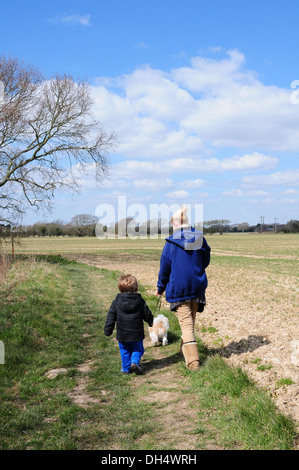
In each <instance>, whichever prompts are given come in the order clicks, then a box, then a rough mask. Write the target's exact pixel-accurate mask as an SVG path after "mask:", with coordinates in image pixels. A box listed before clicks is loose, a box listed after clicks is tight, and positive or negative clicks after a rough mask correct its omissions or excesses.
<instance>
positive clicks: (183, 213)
mask: <svg viewBox="0 0 299 470" xmlns="http://www.w3.org/2000/svg"><path fill="white" fill-rule="evenodd" d="M187 211H188V207H186V206H182V207H180V208H179V209H178V210H177V211H176V212H175V213H174V214H173V216H172V217H171V219H170V221H171V223H172V224H173V222H174V221H176V222H178V223H179V224H180V225H185V224H186V225H187V224H188V216H187Z"/></svg>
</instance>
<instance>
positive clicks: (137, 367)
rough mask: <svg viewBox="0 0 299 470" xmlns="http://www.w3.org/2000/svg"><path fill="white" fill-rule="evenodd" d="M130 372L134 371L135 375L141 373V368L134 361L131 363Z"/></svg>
mask: <svg viewBox="0 0 299 470" xmlns="http://www.w3.org/2000/svg"><path fill="white" fill-rule="evenodd" d="M130 372H135V374H137V375H143V370H142V369H141V367H140V366H139V365H138V364H135V363H134V362H133V363H132V364H131V368H130Z"/></svg>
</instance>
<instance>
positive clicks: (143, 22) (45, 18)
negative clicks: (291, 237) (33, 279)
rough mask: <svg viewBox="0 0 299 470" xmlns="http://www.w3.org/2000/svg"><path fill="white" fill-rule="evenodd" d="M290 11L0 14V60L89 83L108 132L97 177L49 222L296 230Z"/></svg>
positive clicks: (187, 5) (103, 4)
mask: <svg viewBox="0 0 299 470" xmlns="http://www.w3.org/2000/svg"><path fill="white" fill-rule="evenodd" d="M298 19H299V4H298V2H297V1H295V0H285V1H277V0H273V1H269V0H259V1H257V0H250V1H249V0H242V2H241V1H235V0H226V1H224V0H217V1H212V0H211V1H201V0H185V1H184V2H180V1H177V0H171V1H170V0H159V1H156V0H150V1H149V0H143V1H141V0H139V1H137V0H122V1H121V0H109V1H107V0H106V1H101V0H99V1H88V0H86V1H85V2H82V1H74V0H72V1H64V0H62V1H59V2H58V1H51V2H43V3H41V2H37V1H33V0H31V1H30V0H29V1H27V2H23V1H15V2H5V4H2V5H1V17H0V53H1V54H2V53H4V54H6V55H11V56H16V57H18V58H20V59H22V60H24V61H25V62H26V63H31V64H34V65H36V66H38V67H39V68H40V69H41V71H42V72H44V73H45V74H46V75H48V76H49V75H54V74H55V73H57V72H66V73H70V74H73V76H74V77H78V78H80V77H85V78H87V79H88V80H89V81H90V83H91V84H92V93H93V97H94V100H95V105H94V112H95V114H96V116H97V117H98V118H99V120H100V121H101V122H102V123H103V127H104V128H106V129H107V130H114V131H115V132H116V134H117V135H118V138H119V146H118V148H117V149H116V151H115V152H114V153H113V154H111V155H110V161H111V171H110V178H109V180H107V181H106V182H105V183H104V185H103V186H102V187H101V188H99V187H97V186H96V185H95V183H94V181H93V179H92V168H90V172H87V173H86V175H83V177H82V181H81V191H80V194H79V195H77V196H75V197H71V195H70V194H69V193H66V192H61V193H57V194H56V197H55V201H54V205H53V212H52V213H51V214H43V213H42V212H40V213H38V214H33V213H28V215H27V216H26V217H25V218H24V222H25V223H33V222H34V221H37V220H42V219H44V220H48V221H50V220H54V219H58V218H59V219H62V220H64V221H68V220H70V218H71V217H72V216H74V215H76V214H78V213H90V214H94V213H95V211H96V207H97V206H98V205H99V204H102V203H111V204H116V202H117V200H118V199H117V198H118V197H119V196H124V195H125V196H126V198H127V204H128V205H130V204H133V203H140V204H143V205H145V206H148V205H149V204H161V203H166V204H169V205H170V204H174V203H176V204H181V203H189V204H196V203H197V204H203V207H204V219H205V220H210V219H215V218H226V219H229V220H230V221H231V222H232V223H236V222H243V221H247V222H249V223H251V224H255V223H258V222H259V221H260V217H261V216H264V218H265V223H272V222H273V219H274V218H277V219H278V222H281V223H283V222H286V221H288V220H289V219H291V218H297V219H298V218H299V214H298V201H299V198H298V195H299V170H298V168H299V167H298V152H299V126H298V124H299V104H298V103H297V101H298V102H299V92H298V97H297V94H296V88H293V89H292V88H291V84H292V82H293V81H295V80H299V70H298V65H297V64H298V45H299V33H298Z"/></svg>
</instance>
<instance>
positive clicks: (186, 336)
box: [176, 302, 198, 343]
mask: <svg viewBox="0 0 299 470" xmlns="http://www.w3.org/2000/svg"><path fill="white" fill-rule="evenodd" d="M197 308H198V302H186V303H184V304H182V305H180V306H179V307H178V308H177V311H176V313H177V316H178V320H179V323H180V327H181V331H182V339H183V342H184V343H190V342H193V341H196V338H195V332H194V326H195V318H196V312H197Z"/></svg>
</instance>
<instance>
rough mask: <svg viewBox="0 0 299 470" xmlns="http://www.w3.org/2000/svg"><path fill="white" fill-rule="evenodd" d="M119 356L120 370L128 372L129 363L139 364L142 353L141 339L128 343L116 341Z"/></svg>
mask: <svg viewBox="0 0 299 470" xmlns="http://www.w3.org/2000/svg"><path fill="white" fill-rule="evenodd" d="M118 345H119V350H120V357H121V362H122V370H123V371H124V372H129V370H130V367H131V364H137V365H139V362H140V359H141V358H142V356H143V354H144V347H143V340H141V341H132V342H130V343H121V342H120V341H119V342H118Z"/></svg>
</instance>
